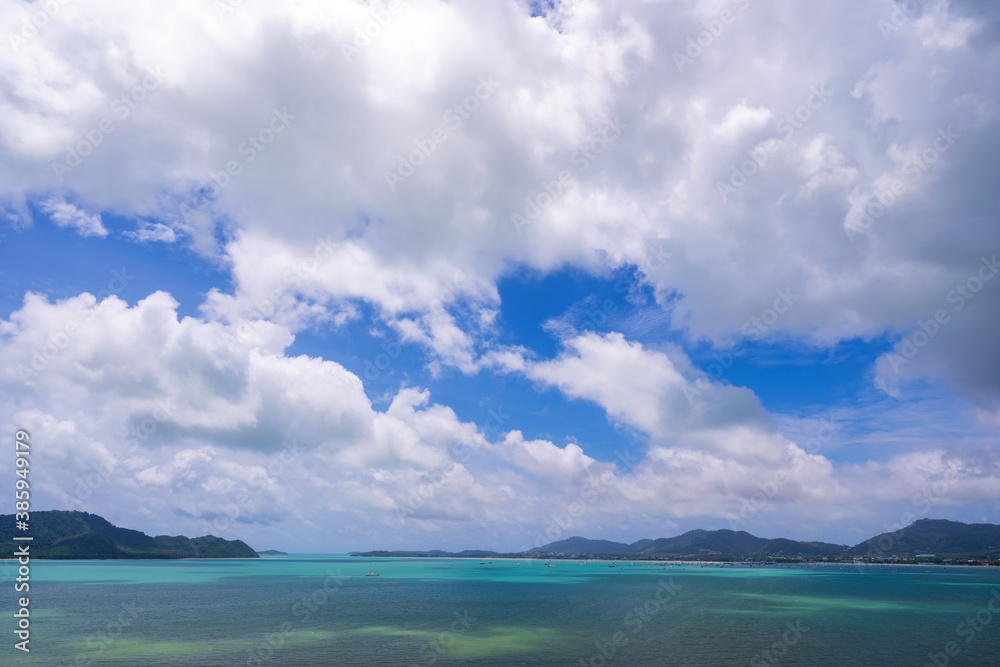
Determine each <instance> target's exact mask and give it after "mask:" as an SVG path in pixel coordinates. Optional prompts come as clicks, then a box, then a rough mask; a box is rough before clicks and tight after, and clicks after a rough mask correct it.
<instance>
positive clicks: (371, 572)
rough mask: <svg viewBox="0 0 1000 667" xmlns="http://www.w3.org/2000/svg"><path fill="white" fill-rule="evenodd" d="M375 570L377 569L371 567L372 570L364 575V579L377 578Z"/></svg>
mask: <svg viewBox="0 0 1000 667" xmlns="http://www.w3.org/2000/svg"><path fill="white" fill-rule="evenodd" d="M377 570H378V568H377V567H372V569H371V570H369V571H368V574H366V575H365V576H366V577H377V576H378V571H377Z"/></svg>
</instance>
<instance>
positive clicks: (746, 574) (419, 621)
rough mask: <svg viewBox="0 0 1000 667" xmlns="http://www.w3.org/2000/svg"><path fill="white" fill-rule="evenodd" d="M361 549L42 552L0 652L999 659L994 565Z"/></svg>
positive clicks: (78, 658) (309, 659) (259, 657)
mask: <svg viewBox="0 0 1000 667" xmlns="http://www.w3.org/2000/svg"><path fill="white" fill-rule="evenodd" d="M372 563H373V561H372V560H369V559H357V558H350V557H346V556H287V557H268V558H263V559H261V560H254V561H233V560H218V561H137V562H122V561H83V562H58V561H36V562H34V563H32V572H31V577H32V582H31V583H32V589H31V593H30V597H31V620H32V625H31V632H32V638H31V644H30V646H31V649H32V650H31V653H30V654H24V653H22V652H20V651H15V650H14V649H13V643H14V640H13V639H12V638H13V637H14V634H13V630H14V619H13V618H12V616H11V615H10V613H7V612H6V611H5V612H4V614H3V616H2V621H0V634H2V636H3V637H4V641H5V643H6V645H4V646H2V647H0V664H3V665H7V664H11V665H46V666H53V665H80V666H83V665H144V666H155V665H176V666H186V665H190V666H195V665H275V666H277V665H290V666H291V665H407V666H409V665H581V664H584V665H594V666H596V667H600V666H602V665H623V666H625V665H628V666H633V665H640V666H641V665H706V666H708V665H768V664H780V665H925V664H931V665H933V664H935V663H934V662H933V661H931V658H929V657H928V656H929V655H933V656H936V660H937V661H938V665H939V666H940V665H942V664H948V665H1000V569H998V568H992V569H988V568H955V567H949V568H943V567H926V566H922V567H899V568H890V567H885V568H871V569H866V570H864V571H858V570H854V569H851V568H847V567H844V568H841V567H835V566H812V567H810V566H802V567H767V568H763V569H761V568H749V567H724V568H720V567H714V566H706V567H699V566H698V565H697V564H685V565H681V564H673V565H667V566H661V565H654V566H652V567H646V566H645V564H638V565H631V564H623V563H618V564H617V566H616V567H614V568H610V567H608V563H603V562H592V563H589V564H586V565H581V564H579V562H575V561H570V562H567V561H554V563H555V564H556V567H546V566H545V565H544V564H543V563H542V562H541V561H521V564H520V566H518V565H517V563H516V562H515V561H501V560H494V561H492V564H490V563H485V564H482V565H480V562H479V561H469V560H462V561H451V560H426V559H379V560H378V562H377V570H378V572H379V574H380V576H378V577H367V576H365V574H366V573H367V572H368V571H369V570H370V568H371V567H372ZM12 574H13V569H12V567H11V565H10V564H9V563H7V564H6V565H0V577H2V578H3V579H4V582H3V584H2V585H3V588H4V589H5V590H6V591H7V593H6V594H5V595H4V601H5V602H4V604H5V608H6V609H7V610H13V609H14V605H15V603H14V600H15V598H16V597H17V596H16V594H15V593H14V592H13V584H12V583H11V576H12ZM991 600H996V601H995V602H993V603H992V609H991V607H990V604H991ZM977 615H978V618H977ZM616 641H617V644H616ZM947 650H951V651H952V654H951V655H948V653H947V652H946V651H947ZM768 651H769V652H768Z"/></svg>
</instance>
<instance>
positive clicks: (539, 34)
mask: <svg viewBox="0 0 1000 667" xmlns="http://www.w3.org/2000/svg"><path fill="white" fill-rule="evenodd" d="M0 7H2V10H0V17H2V18H0V24H2V25H0V33H2V36H3V42H4V43H3V44H0V83H2V85H0V116H2V118H3V122H2V123H0V286H2V288H0V427H2V428H3V429H4V430H5V431H6V432H7V433H9V434H11V435H13V434H14V433H15V432H16V431H17V430H18V429H25V430H27V431H28V432H29V433H30V434H31V443H32V450H31V451H32V458H31V484H32V487H31V488H32V492H33V495H32V507H33V509H35V510H36V511H37V510H45V509H62V510H82V511H88V512H92V513H96V514H99V515H101V516H104V517H105V518H107V519H109V520H110V521H112V522H113V523H115V524H116V525H120V526H124V527H129V528H135V529H139V530H143V531H144V532H146V533H149V534H152V535H158V534H169V535H176V534H184V535H189V536H196V535H205V534H213V535H218V536H220V537H225V538H229V539H242V540H244V541H246V542H247V543H248V544H250V545H251V546H253V547H255V548H257V549H272V548H278V549H282V550H285V551H292V552H299V553H302V552H311V553H345V552H348V551H352V550H370V549H434V548H437V549H450V550H461V549H466V548H477V549H495V550H499V551H514V550H522V549H527V548H532V547H535V546H541V545H543V544H546V543H548V542H551V541H554V540H558V539H564V538H567V537H570V536H574V535H581V536H585V537H591V538H601V539H611V540H618V541H624V542H632V541H635V540H638V539H642V538H657V537H668V536H673V535H677V534H680V533H682V532H684V531H687V530H691V529H695V528H703V529H722V528H725V529H732V530H746V531H748V532H750V533H752V534H755V535H759V536H762V537H789V538H793V539H801V540H824V541H829V542H836V543H841V544H851V545H853V544H856V543H858V542H860V541H862V540H864V539H867V538H869V537H871V536H873V535H877V534H879V533H882V532H885V531H887V530H895V529H897V528H899V527H901V526H903V525H907V524H909V523H910V522H912V521H913V520H916V519H920V518H924V517H928V516H930V517H933V518H944V519H952V520H956V521H965V522H969V523H975V522H993V523H995V522H997V519H998V517H1000V353H998V351H997V340H998V337H997V332H998V330H1000V278H998V275H1000V265H998V264H997V255H998V254H1000V225H998V215H1000V205H998V204H1000V196H998V190H997V174H998V173H1000V172H998V168H997V167H998V158H997V156H998V155H1000V115H998V112H1000V86H998V83H997V82H998V81H1000V49H998V43H1000V6H997V5H996V3H992V2H987V1H985V0H983V1H973V0H950V1H948V0H907V1H905V2H892V1H890V0H842V1H838V2H811V3H803V2H797V1H793V0H661V1H654V0H601V1H595V0H556V1H554V2H543V3H538V2H534V3H531V2H526V1H524V0H490V1H489V2H483V1H482V0H475V1H473V0H447V1H445V0H398V1H389V2H382V1H381V0H371V1H370V2H360V1H357V0H326V1H324V2H317V1H312V0H301V1H299V2H295V3H284V4H282V3H261V2H249V1H243V0H214V1H213V2H205V1H203V0H199V1H197V2H195V1H191V0H179V1H178V2H172V3H169V4H164V5H162V6H161V5H157V6H156V7H155V8H151V7H150V6H147V5H143V4H136V3H129V2H122V1H120V0H102V1H101V2H96V1H95V0H74V1H73V2H49V3H42V2H34V3H28V2H19V1H15V0H0ZM9 440H10V441H11V442H13V440H12V439H9ZM13 458H14V457H13V454H11V456H3V457H0V473H2V474H3V476H4V477H5V478H9V477H12V476H13V475H12V472H13V463H12V462H13ZM8 506H9V509H8V510H4V511H10V512H13V501H12V500H11V501H8Z"/></svg>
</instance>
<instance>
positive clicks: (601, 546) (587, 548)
mask: <svg viewBox="0 0 1000 667" xmlns="http://www.w3.org/2000/svg"><path fill="white" fill-rule="evenodd" d="M847 549H848V547H846V546H842V545H839V544H827V543H825V542H796V541H795V540H786V539H783V538H781V539H776V540H768V539H765V538H763V537H755V536H753V535H751V534H750V533H747V532H745V531H742V530H740V531H734V530H690V531H688V532H686V533H684V534H683V535H678V536H677V537H661V538H659V539H656V540H650V539H646V540H639V541H638V542H634V543H632V544H623V543H621V542H609V541H607V540H588V539H586V538H583V537H570V538H568V539H565V540H560V541H558V542H553V543H551V544H547V545H545V546H543V547H539V548H537V549H532V551H533V552H535V553H539V554H547V553H553V554H567V555H594V556H634V557H642V558H656V557H677V556H699V557H700V556H708V555H711V556H722V557H728V558H743V557H756V556H764V557H766V556H786V557H797V556H803V557H823V556H839V555H842V554H844V553H845V552H846V551H847Z"/></svg>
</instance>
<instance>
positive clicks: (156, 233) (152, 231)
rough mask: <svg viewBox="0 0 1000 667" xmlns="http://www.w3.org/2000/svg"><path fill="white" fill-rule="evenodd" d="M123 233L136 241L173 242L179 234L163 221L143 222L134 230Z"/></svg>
mask: <svg viewBox="0 0 1000 667" xmlns="http://www.w3.org/2000/svg"><path fill="white" fill-rule="evenodd" d="M122 234H123V235H124V236H125V237H127V238H130V239H132V240H134V241H138V242H139V243H149V242H150V241H159V242H161V243H173V242H174V241H176V240H177V234H176V233H175V232H174V230H173V229H171V228H170V227H167V226H166V225H164V224H163V223H160V222H155V223H148V222H146V223H143V224H142V226H140V227H139V228H138V229H136V230H135V231H134V232H128V231H127V232H122Z"/></svg>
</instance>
